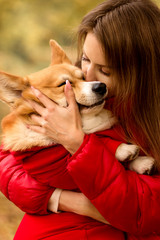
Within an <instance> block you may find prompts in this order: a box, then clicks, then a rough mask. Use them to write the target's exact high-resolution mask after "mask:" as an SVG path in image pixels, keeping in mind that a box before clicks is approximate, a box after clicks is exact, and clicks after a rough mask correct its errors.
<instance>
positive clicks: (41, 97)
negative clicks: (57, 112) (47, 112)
mask: <svg viewBox="0 0 160 240" xmlns="http://www.w3.org/2000/svg"><path fill="white" fill-rule="evenodd" d="M31 89H32V92H33V93H34V95H35V96H36V97H37V98H38V99H39V100H40V102H41V103H42V104H43V105H44V106H45V107H48V106H50V105H51V106H52V108H53V106H56V103H54V102H53V101H52V100H50V99H49V98H48V97H47V96H45V95H44V94H43V93H42V92H41V91H39V90H38V89H36V88H34V87H33V86H31Z"/></svg>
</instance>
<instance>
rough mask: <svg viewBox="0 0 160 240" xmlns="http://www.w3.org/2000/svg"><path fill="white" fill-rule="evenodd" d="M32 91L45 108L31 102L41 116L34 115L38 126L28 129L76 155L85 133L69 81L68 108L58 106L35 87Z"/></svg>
mask: <svg viewBox="0 0 160 240" xmlns="http://www.w3.org/2000/svg"><path fill="white" fill-rule="evenodd" d="M32 91H33V93H34V94H35V96H36V97H37V98H38V99H39V100H40V102H41V103H42V104H43V106H44V107H43V106H41V105H39V104H37V103H36V102H33V101H30V104H31V106H32V107H33V108H34V109H35V110H36V112H37V113H38V114H39V115H40V116H37V115H32V119H33V120H34V122H36V123H37V125H29V126H28V127H29V128H30V129H32V130H33V131H35V132H38V133H42V134H45V135H47V136H48V137H50V138H52V139H53V140H54V141H55V142H57V143H59V144H62V145H63V146H64V147H65V148H66V149H67V150H68V151H69V152H70V153H71V154H73V153H75V152H76V151H77V149H78V148H79V147H80V145H81V144H82V142H83V138H84V132H83V130H82V123H81V117H80V113H79V109H78V106H77V103H76V101H75V96H74V92H73V90H72V87H71V85H70V83H69V81H66V86H65V90H64V91H65V96H66V100H67V103H68V106H67V107H66V108H64V107H61V106H59V105H57V104H56V103H54V102H53V101H52V100H50V99H49V98H48V97H47V96H45V95H44V94H42V93H41V92H40V91H39V90H37V89H35V88H33V87H32Z"/></svg>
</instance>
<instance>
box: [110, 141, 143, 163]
mask: <svg viewBox="0 0 160 240" xmlns="http://www.w3.org/2000/svg"><path fill="white" fill-rule="evenodd" d="M138 154H139V147H138V146H137V145H134V144H126V143H122V144H120V145H119V146H118V148H117V150H116V153H115V157H116V158H117V159H118V160H119V161H122V162H123V161H131V160H133V159H135V158H136V157H137V156H138Z"/></svg>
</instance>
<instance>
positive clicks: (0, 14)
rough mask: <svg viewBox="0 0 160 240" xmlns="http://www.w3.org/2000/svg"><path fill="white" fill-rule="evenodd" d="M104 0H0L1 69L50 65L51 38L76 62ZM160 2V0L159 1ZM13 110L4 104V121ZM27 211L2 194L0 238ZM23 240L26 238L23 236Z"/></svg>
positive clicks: (22, 70)
mask: <svg viewBox="0 0 160 240" xmlns="http://www.w3.org/2000/svg"><path fill="white" fill-rule="evenodd" d="M101 2H103V0H85V1H83V0H68V1H67V0H46V1H44V0H14V1H13V0H0V70H3V71H6V72H9V73H12V74H15V75H21V76H25V75H27V74H29V73H31V72H35V71H38V70H40V69H42V68H44V67H47V66H48V65H49V64H50V48H49V39H55V40H56V41H57V42H58V43H59V44H60V45H61V46H63V48H64V49H65V50H66V52H67V54H68V56H69V57H70V58H71V60H72V61H73V62H74V61H75V59H76V31H77V27H78V25H79V23H80V21H81V19H82V17H83V16H84V15H85V14H86V13H87V12H88V11H89V10H91V9H92V8H93V7H95V6H96V5H97V4H99V3H101ZM155 2H157V3H158V4H159V5H160V0H155ZM8 112H9V109H8V107H7V106H6V105H5V104H3V103H0V121H1V119H2V118H3V117H4V116H5V115H6V114H7V113H8ZM23 214H24V213H23V212H21V210H19V209H18V208H17V207H16V206H14V205H13V204H12V203H11V202H9V201H8V200H7V199H6V198H5V197H4V196H3V195H2V194H1V193H0V240H12V239H13V236H14V233H15V231H16V229H17V227H18V224H19V223H20V221H21V219H22V217H23ZM22 240H23V239H22Z"/></svg>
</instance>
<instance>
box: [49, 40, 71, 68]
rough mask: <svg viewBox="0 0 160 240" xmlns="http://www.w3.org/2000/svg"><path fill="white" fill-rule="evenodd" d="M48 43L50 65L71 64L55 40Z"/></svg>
mask: <svg viewBox="0 0 160 240" xmlns="http://www.w3.org/2000/svg"><path fill="white" fill-rule="evenodd" d="M49 43H50V47H51V65H54V64H60V63H69V64H72V63H71V61H70V60H69V58H68V57H67V55H66V54H65V52H64V50H63V49H62V48H61V46H60V45H59V44H58V43H57V42H56V41H55V40H50V42H49Z"/></svg>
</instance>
